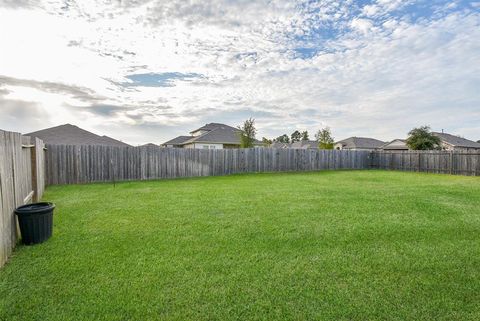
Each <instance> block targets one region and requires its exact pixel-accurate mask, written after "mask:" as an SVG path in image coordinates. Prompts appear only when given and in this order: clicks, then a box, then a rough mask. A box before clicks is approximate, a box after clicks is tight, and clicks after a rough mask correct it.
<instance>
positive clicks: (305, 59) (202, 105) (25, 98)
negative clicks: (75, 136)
mask: <svg viewBox="0 0 480 321" xmlns="http://www.w3.org/2000/svg"><path fill="white" fill-rule="evenodd" d="M250 117H252V118H254V119H255V123H256V126H257V129H258V135H257V138H261V137H262V136H266V137H269V138H274V137H277V136H279V135H281V134H283V133H287V134H290V133H292V132H293V131H295V130H300V131H303V130H308V131H309V132H310V133H311V136H313V133H314V132H316V131H317V130H318V129H320V128H323V127H326V126H328V127H330V128H331V130H332V132H333V136H334V137H335V139H336V140H340V139H344V138H347V137H350V136H360V137H373V138H377V139H381V140H384V141H387V140H392V139H395V138H404V137H405V136H406V135H407V133H408V131H409V130H410V129H412V128H413V127H418V126H421V125H430V126H431V128H432V129H433V130H436V131H440V130H442V129H443V130H445V132H448V133H452V134H456V135H460V136H463V137H465V138H469V139H473V140H479V139H480V1H460V0H459V1H441V0H418V1H414V0H370V1H367V0H362V1H353V0H346V1H333V0H317V1H312V0H309V1H303V0H298V1H292V0H290V1H287V0H268V1H266V0H265V1H264V0H239V1H234V0H198V1H194V0H191V1H187V0H154V1H141V0H125V1H123V0H116V1H115V0H110V1H91V0H82V1H73V0H66V1H58V2H57V1H52V0H48V1H41V0H0V129H3V130H9V131H16V132H22V133H26V132H30V131H34V130H39V129H42V128H47V127H51V126H55V125H60V124H65V123H71V124H75V125H77V126H79V127H82V128H84V129H87V130H91V131H93V132H95V133H97V134H101V135H108V136H111V137H114V138H117V139H120V140H122V141H125V142H127V143H130V144H133V145H137V144H142V143H149V142H152V143H156V144H159V143H162V142H164V141H166V140H169V139H171V138H173V137H175V136H178V135H185V134H187V133H188V132H189V131H191V130H193V129H196V128H198V127H200V126H201V125H203V124H206V123H209V122H220V123H226V124H228V125H232V126H237V125H240V124H241V123H242V122H243V121H244V120H246V119H248V118H250Z"/></svg>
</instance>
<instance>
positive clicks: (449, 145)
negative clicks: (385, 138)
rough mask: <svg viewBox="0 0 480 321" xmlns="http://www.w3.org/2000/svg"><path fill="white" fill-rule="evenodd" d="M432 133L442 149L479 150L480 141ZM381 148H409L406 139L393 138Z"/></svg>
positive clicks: (401, 149) (394, 149) (402, 149)
mask: <svg viewBox="0 0 480 321" xmlns="http://www.w3.org/2000/svg"><path fill="white" fill-rule="evenodd" d="M432 134H433V135H435V136H437V137H438V138H440V145H441V148H442V149H443V150H447V151H459V152H470V151H480V143H477V142H474V141H472V140H468V139H465V138H462V137H458V136H455V135H451V134H447V133H437V132H432ZM381 149H382V150H386V151H405V150H409V149H410V148H409V147H408V146H407V142H406V140H404V139H395V140H392V141H391V142H389V143H386V144H385V145H383V146H382V148H381Z"/></svg>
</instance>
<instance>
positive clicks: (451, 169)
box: [450, 151, 453, 175]
mask: <svg viewBox="0 0 480 321" xmlns="http://www.w3.org/2000/svg"><path fill="white" fill-rule="evenodd" d="M451 174H453V151H450V175H451Z"/></svg>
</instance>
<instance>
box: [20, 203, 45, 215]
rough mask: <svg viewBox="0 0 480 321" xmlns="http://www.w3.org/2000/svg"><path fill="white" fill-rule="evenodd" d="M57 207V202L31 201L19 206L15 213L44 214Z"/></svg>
mask: <svg viewBox="0 0 480 321" xmlns="http://www.w3.org/2000/svg"><path fill="white" fill-rule="evenodd" d="M54 208H55V204H53V203H50V202H39V203H31V204H25V205H22V206H19V207H17V208H16V209H15V214H17V215H20V214H42V213H45V212H49V211H51V210H53V209H54Z"/></svg>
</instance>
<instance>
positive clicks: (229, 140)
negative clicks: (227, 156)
mask: <svg viewBox="0 0 480 321" xmlns="http://www.w3.org/2000/svg"><path fill="white" fill-rule="evenodd" d="M199 130H205V131H207V132H206V133H203V134H201V135H199V136H178V137H176V138H174V139H172V140H169V141H168V142H165V143H163V145H177V146H180V145H186V144H192V143H209V144H230V145H240V133H241V130H240V129H238V128H235V127H232V126H228V125H225V124H219V123H210V124H206V125H205V126H203V127H200V128H199V129H196V130H194V131H192V132H191V133H194V132H196V131H199ZM254 144H255V145H262V142H261V141H259V140H255V142H254Z"/></svg>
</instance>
